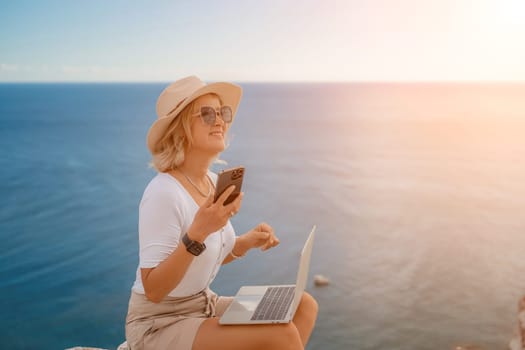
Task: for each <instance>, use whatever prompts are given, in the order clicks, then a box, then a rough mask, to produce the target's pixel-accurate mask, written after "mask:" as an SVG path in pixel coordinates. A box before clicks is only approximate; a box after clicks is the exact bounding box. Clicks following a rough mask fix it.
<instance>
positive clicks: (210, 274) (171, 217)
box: [132, 171, 235, 297]
mask: <svg viewBox="0 0 525 350" xmlns="http://www.w3.org/2000/svg"><path fill="white" fill-rule="evenodd" d="M208 175H209V176H210V178H211V179H212V181H214V182H216V181H217V175H216V174H214V173H212V172H210V171H209V172H208ZM198 209H199V206H198V205H197V203H196V202H195V200H194V199H193V198H192V197H191V196H190V194H189V193H188V192H187V191H186V189H185V188H184V187H183V186H182V184H181V183H180V182H179V181H178V180H177V179H176V178H174V177H173V176H171V175H170V174H167V173H158V174H157V176H155V177H154V178H153V179H152V180H151V181H150V183H149V184H148V186H147V187H146V189H145V190H144V194H143V196H142V200H141V201H140V207H139V266H138V267H137V273H136V277H135V283H134V284H133V287H132V290H133V291H134V292H136V293H140V294H145V292H144V286H143V285H142V278H141V274H140V269H141V268H152V267H155V266H157V265H158V264H159V263H161V262H162V261H164V260H165V259H166V258H167V257H168V256H169V255H170V254H171V253H172V252H173V251H174V250H175V249H176V248H177V247H178V245H179V244H184V243H182V241H181V239H182V236H183V235H184V233H186V232H187V231H188V229H189V228H190V226H191V224H192V222H193V218H194V217H195V214H196V213H197V210H198ZM204 243H205V244H206V250H204V252H203V253H202V254H201V255H199V256H197V257H195V258H194V259H193V261H192V263H191V264H190V266H189V268H188V270H187V271H186V274H185V275H184V277H183V278H182V280H181V281H180V283H179V284H178V285H177V286H176V287H175V289H173V290H172V291H171V292H170V293H169V294H168V295H169V296H172V297H181V296H188V295H193V294H196V293H199V292H200V291H202V290H204V289H205V288H207V287H208V286H209V285H210V284H211V282H212V281H213V279H214V278H215V276H216V275H217V272H218V271H219V268H220V266H221V264H222V261H223V260H224V259H225V258H226V256H227V255H228V254H229V253H230V252H231V250H232V249H233V246H234V244H235V231H234V230H233V227H232V225H231V223H230V221H229V220H228V223H227V224H226V226H224V227H223V228H222V229H221V230H219V231H217V232H214V233H212V234H211V235H209V236H208V237H207V238H206V240H205V241H204Z"/></svg>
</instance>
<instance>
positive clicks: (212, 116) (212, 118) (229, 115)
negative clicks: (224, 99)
mask: <svg viewBox="0 0 525 350" xmlns="http://www.w3.org/2000/svg"><path fill="white" fill-rule="evenodd" d="M197 115H200V116H201V118H202V121H203V122H205V123H206V124H209V125H215V123H216V122H217V115H220V117H221V119H222V120H223V121H224V122H225V123H231V122H232V119H233V112H232V108H231V107H230V106H222V107H221V108H220V109H219V110H218V111H216V110H215V108H213V107H210V106H202V107H201V110H200V112H197V113H194V114H193V116H197Z"/></svg>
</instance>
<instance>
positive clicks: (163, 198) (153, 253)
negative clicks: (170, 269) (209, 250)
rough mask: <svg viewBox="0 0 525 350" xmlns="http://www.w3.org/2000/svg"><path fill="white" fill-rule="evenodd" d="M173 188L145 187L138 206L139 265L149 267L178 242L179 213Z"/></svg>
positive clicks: (161, 258)
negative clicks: (147, 189) (148, 189)
mask: <svg viewBox="0 0 525 350" xmlns="http://www.w3.org/2000/svg"><path fill="white" fill-rule="evenodd" d="M176 200H177V198H176V196H174V193H173V192H169V191H160V190H152V191H146V193H144V197H143V198H142V201H141V203H140V209H139V259H140V261H139V266H140V267H141V268H152V267H155V266H157V265H158V264H159V263H161V262H162V261H164V260H165V259H166V258H167V257H168V256H169V255H170V254H171V253H172V252H173V251H174V250H175V249H176V248H177V246H178V245H179V239H180V234H181V227H182V225H181V223H182V214H181V211H180V209H179V208H178V207H177V205H176Z"/></svg>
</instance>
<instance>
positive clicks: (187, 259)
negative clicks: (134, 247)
mask: <svg viewBox="0 0 525 350" xmlns="http://www.w3.org/2000/svg"><path fill="white" fill-rule="evenodd" d="M188 236H189V237H190V239H192V237H193V236H192V235H191V234H190V233H188ZM193 258H195V256H194V255H193V254H191V253H190V252H188V251H187V250H186V246H185V245H184V244H179V246H178V247H177V248H176V249H175V251H173V253H171V254H170V255H169V256H168V257H167V258H166V260H164V261H162V262H161V263H160V264H158V265H157V266H156V267H153V268H141V269H140V274H141V277H142V285H143V286H144V291H145V293H146V298H148V299H149V300H151V301H152V302H154V303H159V302H160V301H161V300H162V299H164V297H165V296H166V295H168V293H169V292H171V291H172V290H173V289H175V287H177V285H178V284H179V282H180V281H181V280H182V278H183V277H184V275H185V274H186V271H187V270H188V268H189V267H190V264H191V262H192V261H193Z"/></svg>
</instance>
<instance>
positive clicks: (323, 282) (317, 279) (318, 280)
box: [314, 275, 330, 287]
mask: <svg viewBox="0 0 525 350" xmlns="http://www.w3.org/2000/svg"><path fill="white" fill-rule="evenodd" d="M314 284H315V285H316V286H318V287H322V286H327V285H329V284H330V280H329V279H328V277H325V276H323V275H315V276H314Z"/></svg>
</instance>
